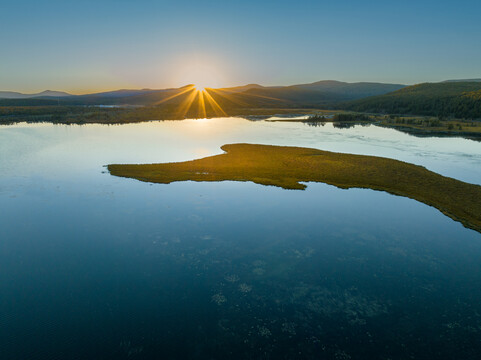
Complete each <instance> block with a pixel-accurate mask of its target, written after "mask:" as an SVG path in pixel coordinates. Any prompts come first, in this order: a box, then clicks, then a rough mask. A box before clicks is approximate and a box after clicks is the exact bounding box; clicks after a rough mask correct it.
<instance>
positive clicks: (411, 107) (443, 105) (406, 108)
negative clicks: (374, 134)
mask: <svg viewBox="0 0 481 360" xmlns="http://www.w3.org/2000/svg"><path fill="white" fill-rule="evenodd" d="M335 106H336V107H338V108H340V109H347V110H354V111H361V112H374V113H388V114H413V115H431V116H443V117H455V118H470V119H478V118H481V82H480V81H448V82H441V83H423V84H418V85H413V86H408V87H405V88H403V89H401V90H397V91H394V92H391V93H388V94H385V95H380V96H373V97H369V98H365V99H360V100H356V101H350V102H344V103H339V104H336V105H335Z"/></svg>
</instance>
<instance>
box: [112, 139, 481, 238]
mask: <svg viewBox="0 0 481 360" xmlns="http://www.w3.org/2000/svg"><path fill="white" fill-rule="evenodd" d="M222 150H224V151H225V152H226V153H225V154H221V155H216V156H211V157H207V158H203V159H198V160H192V161H186V162H180V163H165V164H146V165H118V164H116V165H108V170H109V171H110V173H111V174H112V175H115V176H120V177H126V178H134V179H137V180H141V181H146V182H153V183H163V184H168V183H171V182H174V181H188V180H191V181H224V180H232V181H252V182H254V183H257V184H262V185H273V186H279V187H282V188H284V189H298V190H303V189H305V188H306V185H305V184H302V183H301V182H322V183H326V184H330V185H334V186H337V187H339V188H343V189H348V188H369V189H374V190H381V191H386V192H388V193H390V194H394V195H399V196H405V197H408V198H411V199H415V200H417V201H420V202H422V203H425V204H427V205H430V206H433V207H435V208H437V209H438V210H440V211H441V212H442V213H444V214H445V215H447V216H449V217H450V218H452V219H454V220H456V221H459V222H461V223H462V224H463V225H464V226H466V227H468V228H471V229H474V230H476V231H478V232H481V186H479V185H473V184H468V183H465V182H462V181H459V180H455V179H452V178H448V177H445V176H442V175H439V174H436V173H434V172H431V171H429V170H427V169H425V168H424V167H421V166H418V165H413V164H409V163H405V162H402V161H398V160H392V159H387V158H382V157H374V156H364V155H352V154H341V153H333V152H328V151H321V150H317V149H308V148H299V147H283V146H269V145H253V144H231V145H224V146H222Z"/></svg>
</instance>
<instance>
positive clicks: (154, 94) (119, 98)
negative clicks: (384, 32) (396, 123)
mask: <svg viewBox="0 0 481 360" xmlns="http://www.w3.org/2000/svg"><path fill="white" fill-rule="evenodd" d="M402 87H404V85H399V84H381V83H346V82H340V81H333V80H324V81H318V82H315V83H311V84H300V85H291V86H262V85H259V84H248V85H243V86H236V87H229V88H220V89H208V90H209V92H211V93H213V94H215V95H216V96H217V97H216V100H217V99H219V101H221V102H224V103H226V104H229V105H230V106H231V107H235V108H252V107H256V106H270V107H272V106H283V107H303V106H304V107H315V106H320V105H323V104H327V103H332V102H340V101H346V100H353V99H359V98H363V97H367V96H372V95H380V94H386V93H388V92H391V91H394V90H398V89H400V88H402ZM193 88H194V86H193V85H186V86H184V87H181V88H174V89H159V90H154V89H141V90H135V89H121V90H115V91H107V92H101V93H94V94H85V95H70V96H69V94H67V93H61V92H52V91H46V92H42V93H38V94H30V95H26V94H20V93H10V92H9V93H7V92H5V93H0V97H3V98H4V99H11V100H10V101H6V100H2V101H1V102H0V105H11V106H14V105H19V106H20V105H22V106H28V105H29V104H30V105H52V104H53V102H52V99H51V98H52V97H57V99H55V101H57V102H58V101H60V103H61V104H63V105H135V106H153V105H154V106H155V105H160V104H164V103H166V102H175V101H178V100H180V99H183V98H184V97H185V96H182V95H185V94H186V93H188V92H189V91H191V90H193ZM1 94H4V96H1ZM59 97H61V98H60V100H58V98H59ZM177 97H180V98H179V99H176V98H177ZM214 97H215V96H214ZM14 99H18V100H20V99H23V101H14ZM28 99H32V100H28ZM49 100H50V101H49Z"/></svg>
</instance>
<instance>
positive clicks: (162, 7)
mask: <svg viewBox="0 0 481 360" xmlns="http://www.w3.org/2000/svg"><path fill="white" fill-rule="evenodd" d="M480 12H481V4H479V3H478V2H475V1H460V2H456V3H452V4H449V3H440V2H435V1H416V2H414V1H406V2H404V3H402V4H401V3H396V4H388V3H386V2H380V1H372V2H370V3H369V4H366V3H363V4H359V3H358V2H354V1H343V2H337V3H336V4H332V3H328V2H325V1H300V2H296V3H295V4H292V3H291V2H287V1H275V2H272V1H263V2H261V3H259V2H254V1H244V2H242V3H236V4H232V3H225V2H219V1H208V2H203V3H198V2H192V1H183V2H176V3H175V4H174V3H166V2H154V1H142V2H136V3H130V2H126V1H115V2H113V1H110V0H109V1H103V2H102V3H100V4H99V3H97V2H93V1H90V0H88V1H84V2H81V3H80V2H72V1H67V2H65V1H62V2H61V1H47V2H42V3H37V2H34V1H31V0H27V1H22V2H10V3H6V4H4V5H3V11H2V13H1V14H0V24H1V25H0V26H1V30H2V31H0V39H1V42H2V66H1V67H0V85H1V86H0V88H1V89H2V90H5V91H7V90H8V91H18V92H22V93H35V92H39V91H43V90H45V89H52V90H62V91H66V92H69V93H88V92H98V91H106V90H111V89H120V88H127V89H129V88H134V89H136V88H157V89H158V88H169V87H179V86H182V85H185V84H187V83H196V82H199V81H200V82H205V83H206V84H207V85H208V86H210V87H226V86H233V85H237V84H249V83H260V84H263V85H268V86H269V85H280V84H282V85H284V84H285V85H289V84H299V83H309V82H313V81H317V80H321V79H335V80H340V81H347V82H360V81H370V82H385V83H397V84H413V83H419V82H435V81H442V80H447V79H462V78H476V77H480V73H479V70H480V68H479V59H480V58H481V46H480V45H481V44H480V42H481V40H480V38H479V34H480V33H481V23H480V22H479V21H478V14H479V13H480Z"/></svg>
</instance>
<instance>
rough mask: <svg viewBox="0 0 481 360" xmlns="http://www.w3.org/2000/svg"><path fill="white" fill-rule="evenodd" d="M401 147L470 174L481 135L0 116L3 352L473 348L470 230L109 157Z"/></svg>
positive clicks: (440, 168) (339, 354)
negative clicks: (142, 175)
mask: <svg viewBox="0 0 481 360" xmlns="http://www.w3.org/2000/svg"><path fill="white" fill-rule="evenodd" d="M234 142H250V143H263V144H276V145H297V146H307V147H315V148H319V149H323V150H332V151H339V152H348V153H358V154H368V155H377V156H385V157H390V158H396V159H400V160H404V161H408V162H412V163H416V164H419V165H423V166H425V167H427V168H428V169H430V170H433V171H436V172H438V173H441V174H443V175H446V176H451V177H455V178H457V179H460V180H463V181H467V182H472V183H477V184H480V183H481V143H479V142H474V141H471V140H464V139H449V138H442V139H439V138H416V137H412V136H409V135H406V134H402V133H399V132H396V131H394V130H390V129H383V128H377V127H372V126H371V127H362V126H356V127H354V128H350V129H336V128H333V127H332V125H330V124H327V125H325V126H324V127H316V128H313V127H309V126H306V125H304V124H298V123H272V122H266V121H259V122H250V121H247V120H242V119H217V120H200V121H175V122H151V123H142V124H131V125H122V126H104V125H88V126H63V125H60V126H58V125H48V124H42V125H23V124H20V125H13V126H4V127H0V358H1V359H2V360H10V359H15V360H16V359H179V358H199V359H228V358H238V359H282V358H287V359H306V358H307V359H336V360H339V359H441V358H443V359H479V354H480V353H481V301H480V299H481V234H479V233H477V232H475V231H473V230H468V229H466V228H464V227H463V226H462V225H461V224H459V223H457V222H454V221H452V220H451V219H449V218H447V217H445V216H444V215H442V214H441V213H440V212H439V211H437V210H436V209H434V208H431V207H429V206H427V205H424V204H421V203H418V202H416V201H414V200H410V199H406V198H401V197H396V196H392V195H389V194H386V193H383V192H377V191H372V190H360V189H350V190H341V189H337V188H335V187H333V186H328V185H325V184H309V186H308V188H307V190H305V191H293V190H290V191H289V190H283V189H279V188H275V187H264V186H260V185H256V184H252V183H235V182H222V183H194V182H185V183H173V184H169V185H160V184H155V185H152V184H148V183H142V182H138V181H135V180H131V179H122V178H115V177H112V176H110V175H109V174H107V173H105V168H104V167H103V166H104V165H106V164H109V163H152V162H169V161H183V160H190V159H193V158H199V157H204V156H209V155H212V154H218V153H220V152H221V150H220V149H219V147H220V146H221V145H223V144H226V143H234Z"/></svg>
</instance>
